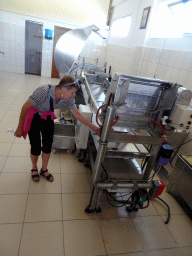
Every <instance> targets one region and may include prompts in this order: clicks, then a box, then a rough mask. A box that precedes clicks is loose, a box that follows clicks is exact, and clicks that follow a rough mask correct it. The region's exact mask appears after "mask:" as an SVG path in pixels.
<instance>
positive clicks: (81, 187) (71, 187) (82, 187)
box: [61, 174, 91, 193]
mask: <svg viewBox="0 0 192 256" xmlns="http://www.w3.org/2000/svg"><path fill="white" fill-rule="evenodd" d="M61 182H62V193H78V192H91V189H90V186H89V181H88V177H87V174H61Z"/></svg>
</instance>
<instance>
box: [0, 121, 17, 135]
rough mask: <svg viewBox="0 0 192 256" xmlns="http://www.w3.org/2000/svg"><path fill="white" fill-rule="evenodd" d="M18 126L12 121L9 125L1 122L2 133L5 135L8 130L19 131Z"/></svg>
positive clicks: (0, 129)
mask: <svg viewBox="0 0 192 256" xmlns="http://www.w3.org/2000/svg"><path fill="white" fill-rule="evenodd" d="M17 125H18V124H16V123H13V122H11V120H10V122H9V123H2V122H1V123H0V132H5V133H7V131H8V129H14V130H16V129H17Z"/></svg>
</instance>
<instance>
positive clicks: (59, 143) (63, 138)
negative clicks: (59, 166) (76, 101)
mask: <svg viewBox="0 0 192 256" xmlns="http://www.w3.org/2000/svg"><path fill="white" fill-rule="evenodd" d="M52 148H53V149H57V148H58V149H59V148H60V149H74V148H75V125H73V124H67V125H66V124H60V123H55V124H54V135H53V144H52Z"/></svg>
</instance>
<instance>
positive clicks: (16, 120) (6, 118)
mask: <svg viewBox="0 0 192 256" xmlns="http://www.w3.org/2000/svg"><path fill="white" fill-rule="evenodd" d="M10 121H11V122H12V123H14V124H18V123H19V116H7V115H5V116H4V117H3V119H2V120H1V123H9V122H10Z"/></svg>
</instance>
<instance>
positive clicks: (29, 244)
mask: <svg viewBox="0 0 192 256" xmlns="http://www.w3.org/2000/svg"><path fill="white" fill-rule="evenodd" d="M26 255H28V256H34V255H35V256H53V255H54V256H64V249H63V224H62V222H61V221H58V222H43V223H25V224H24V228H23V232H22V239H21V246H20V250H19V256H26Z"/></svg>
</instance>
